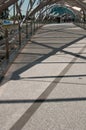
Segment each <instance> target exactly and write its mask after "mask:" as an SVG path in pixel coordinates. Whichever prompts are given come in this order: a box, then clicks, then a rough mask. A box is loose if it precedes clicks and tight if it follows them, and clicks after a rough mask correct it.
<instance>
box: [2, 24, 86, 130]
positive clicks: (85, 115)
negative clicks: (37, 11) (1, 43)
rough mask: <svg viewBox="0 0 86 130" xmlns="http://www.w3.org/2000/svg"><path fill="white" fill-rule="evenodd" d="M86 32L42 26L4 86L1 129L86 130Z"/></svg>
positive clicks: (71, 28)
mask: <svg viewBox="0 0 86 130" xmlns="http://www.w3.org/2000/svg"><path fill="white" fill-rule="evenodd" d="M85 95H86V32H85V30H83V29H81V28H79V27H77V26H75V25H73V24H71V23H70V24H49V25H45V26H43V27H42V28H41V29H40V30H38V31H37V33H36V34H35V35H34V36H33V37H32V39H31V41H28V44H26V46H25V47H24V49H23V50H22V51H21V52H19V55H18V56H17V58H16V59H15V61H13V63H12V65H11V67H10V68H9V70H8V72H7V73H6V75H5V78H4V80H3V82H2V84H1V86H0V129H1V130H85V128H86V123H85V122H86V112H85V110H86V96H85Z"/></svg>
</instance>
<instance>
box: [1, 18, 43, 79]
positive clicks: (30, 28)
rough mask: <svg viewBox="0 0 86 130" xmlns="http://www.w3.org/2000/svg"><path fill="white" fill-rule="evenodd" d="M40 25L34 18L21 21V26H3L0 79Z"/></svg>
mask: <svg viewBox="0 0 86 130" xmlns="http://www.w3.org/2000/svg"><path fill="white" fill-rule="evenodd" d="M41 26H42V24H40V23H38V21H34V20H32V21H27V22H25V23H23V25H22V27H21V26H20V25H19V24H15V25H9V26H4V38H3V39H2V40H0V79H2V77H3V75H4V74H5V72H6V69H7V68H8V66H9V63H10V62H12V61H13V59H14V58H15V56H16V55H17V54H18V51H19V50H20V49H21V48H22V47H23V46H24V45H25V44H26V43H27V40H29V39H30V38H31V36H32V35H34V34H35V32H36V30H37V29H38V28H39V27H41Z"/></svg>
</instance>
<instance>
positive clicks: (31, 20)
mask: <svg viewBox="0 0 86 130" xmlns="http://www.w3.org/2000/svg"><path fill="white" fill-rule="evenodd" d="M32 34H33V23H32V20H31V35H32Z"/></svg>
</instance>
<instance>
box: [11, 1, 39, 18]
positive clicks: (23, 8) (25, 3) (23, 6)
mask: <svg viewBox="0 0 86 130" xmlns="http://www.w3.org/2000/svg"><path fill="white" fill-rule="evenodd" d="M28 1H29V0H25V2H24V3H23V5H22V8H21V10H22V14H23V15H25V13H26V10H27V6H28ZM38 1H39V0H38ZM12 7H13V6H11V7H10V8H9V9H11V11H10V15H11V16H12V15H13V9H12Z"/></svg>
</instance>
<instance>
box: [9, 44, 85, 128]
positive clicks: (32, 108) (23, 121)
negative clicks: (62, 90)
mask: <svg viewBox="0 0 86 130" xmlns="http://www.w3.org/2000/svg"><path fill="white" fill-rule="evenodd" d="M85 47H86V46H85ZM85 47H83V48H82V49H81V50H80V52H79V53H81V52H83V51H84V49H85ZM76 60H77V58H76V57H74V58H73V59H72V61H71V62H75V61H76ZM71 67H72V64H68V65H67V66H66V67H65V68H64V69H63V71H62V72H61V73H60V74H59V78H56V79H55V80H54V81H53V82H52V83H51V84H50V85H49V86H48V87H47V89H46V90H45V91H44V92H43V93H42V94H41V95H40V96H39V97H38V98H37V100H35V102H34V103H33V104H32V105H31V106H30V107H29V108H28V109H27V110H26V112H25V113H24V114H23V115H22V116H21V117H20V119H19V120H18V121H17V122H16V123H15V124H14V125H13V126H12V127H11V128H10V130H21V129H22V128H23V127H24V125H25V124H26V123H27V122H28V121H29V119H30V118H31V117H32V115H33V114H34V113H35V112H36V111H37V109H38V108H39V107H40V106H41V105H42V103H43V102H44V101H46V99H47V97H48V96H49V94H50V93H51V92H52V91H53V90H54V89H55V87H56V86H57V84H58V83H59V82H60V81H61V79H62V77H60V76H61V75H65V74H66V73H67V71H68V70H69V69H70V68H71ZM42 99H43V100H42ZM38 100H41V102H37V101H38Z"/></svg>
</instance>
